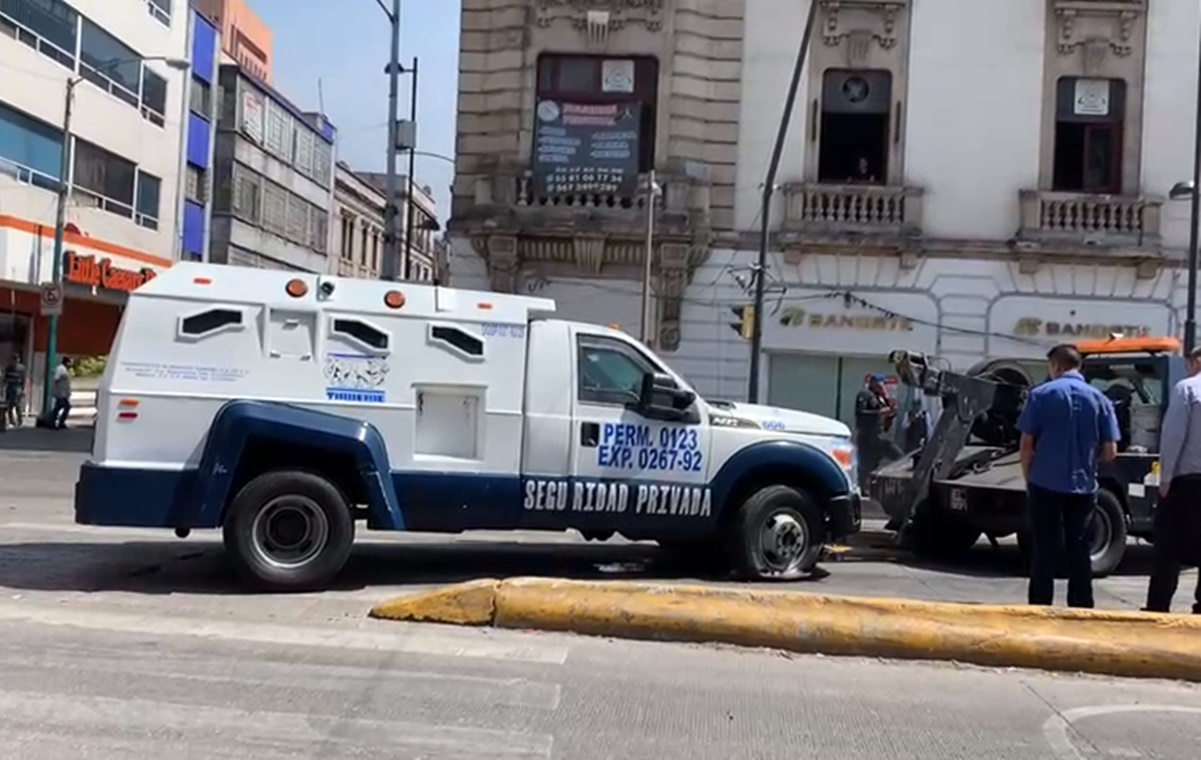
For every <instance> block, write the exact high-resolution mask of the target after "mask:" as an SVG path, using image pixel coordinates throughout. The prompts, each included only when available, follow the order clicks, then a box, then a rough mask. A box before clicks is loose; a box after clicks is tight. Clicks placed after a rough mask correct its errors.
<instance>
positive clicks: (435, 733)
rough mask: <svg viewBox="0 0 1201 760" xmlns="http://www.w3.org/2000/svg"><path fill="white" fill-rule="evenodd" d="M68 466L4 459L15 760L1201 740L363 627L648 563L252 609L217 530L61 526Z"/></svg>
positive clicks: (929, 591) (466, 573)
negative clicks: (444, 602)
mask: <svg viewBox="0 0 1201 760" xmlns="http://www.w3.org/2000/svg"><path fill="white" fill-rule="evenodd" d="M3 445H11V444H0V448H3ZM79 459H80V455H78V454H64V453H61V452H36V451H11V450H10V451H0V748H2V749H0V756H2V757H4V758H6V759H7V758H26V757H28V758H37V759H38V760H56V759H57V758H64V760H66V759H67V758H70V759H71V760H76V759H77V758H101V759H103V760H109V759H110V758H142V757H167V756H170V757H180V758H192V757H195V758H206V759H207V758H224V757H229V758H234V757H237V758H243V757H252V758H256V759H257V758H265V759H269V760H270V759H274V758H341V757H355V758H371V757H380V758H385V757H386V758H439V759H441V758H510V757H513V758H543V757H554V758H569V759H571V760H593V759H599V758H614V759H621V760H625V759H627V758H643V757H657V758H658V757H661V758H690V759H699V758H715V759H720V760H729V759H730V758H789V760H791V758H798V757H846V758H867V759H870V760H877V759H878V760H890V759H892V758H898V759H900V758H913V759H914V760H918V759H920V760H943V759H944V758H971V759H972V760H985V759H986V758H998V759H1003V760H1023V759H1025V758H1032V759H1033V758H1038V759H1040V760H1076V759H1084V758H1088V759H1089V760H1093V759H1094V758H1173V759H1179V760H1188V759H1189V758H1193V757H1195V756H1196V754H1197V749H1196V747H1197V746H1198V740H1201V689H1198V688H1196V687H1192V686H1188V685H1182V684H1175V683H1167V682H1133V681H1121V680H1114V679H1097V678H1083V677H1071V676H1054V675H1049V674H1041V673H1030V672H1021V671H991V670H982V669H976V668H966V667H958V666H954V665H931V664H923V663H883V662H877V661H868V660H856V659H835V658H822V657H796V656H786V655H782V654H779V653H774V652H762V651H748V650H734V649H729V648H720V647H704V646H685V645H675V644H660V643H648V642H627V641H609V640H604V639H594V638H583V637H571V636H562V635H551V634H537V633H528V632H517V631H497V630H476V629H462V628H442V627H438V626H422V625H408V624H400V623H386V622H381V621H374V620H369V619H367V618H366V617H365V612H366V610H367V609H368V608H369V607H370V606H371V604H372V603H374V602H376V601H379V600H381V599H385V598H388V597H389V596H392V595H394V594H397V593H405V592H408V591H412V590H414V589H416V588H420V587H423V586H426V585H431V584H437V583H442V582H445V581H448V580H456V579H460V578H467V577H478V576H480V575H509V574H515V575H530V574H549V575H560V576H565V577H636V578H664V577H670V576H671V575H672V573H673V572H676V573H679V572H680V570H679V569H678V568H671V567H665V566H663V565H662V563H661V561H659V560H658V559H657V558H658V554H659V553H658V552H657V551H656V550H655V548H654V547H653V546H646V545H637V544H625V545H620V544H619V545H608V544H605V545H596V544H592V545H587V544H583V543H581V542H579V541H576V540H575V539H572V538H570V537H566V536H549V537H548V536H542V535H537V534H494V535H482V536H466V537H460V538H459V539H453V538H448V537H440V536H434V537H416V538H414V537H403V536H401V537H392V536H389V537H383V538H380V539H373V540H370V541H367V542H364V543H363V544H362V545H361V546H360V547H359V548H358V550H357V551H356V553H355V556H354V558H353V560H352V562H351V565H350V566H349V567H348V569H347V573H346V577H345V578H344V579H343V582H342V583H341V584H340V586H339V588H337V589H335V590H333V591H329V592H326V593H324V594H297V595H287V596H262V595H255V594H248V593H244V592H242V591H241V590H240V589H239V588H238V586H237V584H236V583H234V582H233V580H232V578H231V577H230V576H229V574H228V573H227V571H226V570H225V566H224V562H223V560H222V557H221V553H220V549H219V544H218V543H217V542H216V541H215V540H214V539H215V537H213V536H198V537H194V538H192V539H189V540H187V541H179V540H177V539H174V538H173V537H171V536H169V535H162V534H158V533H154V532H149V531H123V530H102V529H94V528H84V527H79V526H75V525H73V523H72V522H71V514H70V493H71V488H72V481H73V476H74V473H73V467H74V466H75V464H77V462H78V461H79ZM1009 554H1012V552H1001V553H1000V554H998V555H996V556H994V553H992V552H990V551H987V550H986V551H984V552H981V553H980V554H979V555H978V556H977V557H974V558H972V560H971V561H970V562H969V563H968V564H967V565H966V566H962V567H958V568H914V567H907V566H904V565H900V564H898V563H896V562H876V561H848V562H839V563H832V564H830V565H829V569H830V571H831V575H830V576H829V577H828V578H826V579H824V580H822V581H819V582H814V583H808V584H801V587H802V588H804V589H806V590H823V591H833V592H839V593H857V594H872V595H879V594H897V595H906V596H923V597H926V598H950V599H956V598H966V599H975V600H981V601H983V600H990V599H1004V600H1014V601H1016V600H1019V599H1020V597H1021V596H1022V594H1023V591H1022V589H1023V588H1024V582H1023V581H1022V580H1021V579H1020V578H1016V577H1013V574H1012V572H1011V571H1012V570H1013V569H1014V568H1015V563H1016V557H1009V556H1008V555H1009ZM1135 559H1136V563H1135V564H1137V560H1138V558H1137V557H1136V558H1135ZM1132 572H1133V571H1132ZM701 582H722V581H721V580H720V579H714V578H705V579H701ZM1142 584H1143V579H1141V578H1139V577H1137V576H1134V575H1130V576H1122V577H1115V578H1112V579H1107V580H1105V581H1103V582H1102V584H1101V586H1102V588H1103V589H1104V592H1103V594H1102V595H1101V598H1102V599H1104V600H1105V601H1106V603H1107V604H1110V605H1111V606H1117V607H1121V606H1127V607H1129V606H1136V604H1137V602H1136V601H1133V598H1134V597H1137V596H1141V593H1142V588H1143V585H1142ZM1136 592H1137V593H1136Z"/></svg>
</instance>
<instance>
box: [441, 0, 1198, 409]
mask: <svg viewBox="0 0 1201 760" xmlns="http://www.w3.org/2000/svg"><path fill="white" fill-rule="evenodd" d="M810 2H813V3H816V4H817V8H816V14H817V16H816V18H817V23H816V25H815V31H814V37H813V40H812V45H811V49H810V56H809V58H808V60H807V64H806V70H805V72H804V75H803V76H802V77H801V81H800V88H799V93H798V98H797V102H796V110H795V113H794V115H793V120H792V123H791V125H790V129H789V130H788V133H787V134H786V140H785V144H784V151H783V159H782V162H781V164H780V169H779V174H778V177H777V180H776V183H777V185H776V193H775V198H774V201H773V203H772V205H771V207H770V208H768V209H764V208H763V206H762V202H761V197H762V183H763V181H764V178H765V176H766V173H767V167H768V162H769V158H770V156H771V153H772V146H773V143H774V141H775V139H776V131H777V129H778V125H779V120H780V116H781V113H782V109H783V102H784V98H785V95H786V93H787V91H788V86H789V80H790V78H791V76H792V70H793V64H794V62H795V60H796V54H797V45H798V42H799V41H800V37H801V33H802V29H803V28H804V26H805V20H806V16H807V14H808V12H809V9H810ZM1198 28H1201V6H1199V5H1198V4H1197V2H1196V0H1004V2H997V1H996V0H755V2H753V3H752V2H747V1H746V0H578V1H572V2H566V1H565V0H463V13H462V40H461V55H460V92H459V113H458V130H457V133H458V135H457V138H458V142H457V153H456V155H457V164H456V176H455V183H454V188H453V203H452V209H451V211H452V213H451V218H450V220H449V222H448V224H447V227H448V230H449V232H450V236H451V237H450V264H451V267H450V268H451V283H452V284H453V285H455V286H459V287H491V288H494V289H497V290H502V291H517V292H522V293H527V294H537V295H539V296H543V297H548V298H553V299H555V300H556V302H557V303H558V309H559V312H560V314H562V315H563V316H564V317H567V318H572V319H581V320H585V321H591V322H598V323H602V324H607V323H618V324H620V325H621V327H622V328H623V329H624V330H626V331H627V332H629V333H632V334H635V335H637V334H639V333H640V331H641V325H640V324H639V318H638V315H639V313H640V306H639V292H640V289H641V280H642V272H643V263H644V251H645V250H646V244H645V235H646V230H647V223H648V219H647V212H646V200H645V195H646V192H645V190H644V189H642V188H643V187H644V186H645V185H644V183H645V179H646V175H647V174H648V173H649V172H650V171H651V170H652V169H653V170H654V171H655V172H656V175H657V179H658V180H659V183H660V184H661V185H662V189H663V197H662V199H661V201H660V204H659V205H658V206H657V209H656V213H655V217H654V229H655V239H654V246H653V251H654V253H653V260H652V264H653V267H652V271H653V277H652V293H653V295H654V301H655V309H654V314H653V315H652V316H653V317H654V319H655V320H656V324H655V325H653V329H652V330H651V334H652V335H653V336H655V340H654V343H655V346H654V347H655V348H656V349H657V350H659V351H660V352H663V353H665V354H666V356H667V358H668V360H669V361H670V362H671V364H672V366H673V368H674V369H676V370H677V371H679V372H682V373H683V374H684V375H686V376H687V377H688V378H689V379H690V380H691V381H692V382H693V383H694V385H695V386H696V387H697V388H698V390H700V391H701V392H702V393H705V394H707V395H711V396H720V397H725V398H740V397H744V395H745V394H746V393H747V390H748V389H747V385H748V382H747V381H748V377H747V376H748V370H749V367H750V366H751V362H752V361H755V362H759V363H760V368H761V369H762V372H761V376H762V378H764V379H765V380H766V383H760V387H759V389H758V398H760V399H762V400H766V401H770V402H772V403H775V404H778V405H782V406H791V407H798V408H803V409H808V410H811V411H816V412H821V413H826V414H832V415H834V416H838V417H841V418H843V419H848V418H849V417H850V416H851V412H850V406H851V405H850V402H851V400H853V398H854V393H855V391H856V389H857V388H858V387H859V386H860V385H861V384H862V381H863V377H864V376H865V375H866V374H872V373H878V372H887V371H889V367H888V364H887V361H886V355H887V352H888V351H889V350H891V349H892V348H897V347H901V346H905V347H909V348H913V349H917V350H922V351H925V352H928V353H932V354H936V355H938V356H939V357H940V358H942V359H944V360H946V361H947V362H949V363H951V365H952V366H968V365H971V364H972V363H974V362H976V361H978V360H980V359H981V358H984V357H991V356H1009V357H1018V358H1023V359H1025V358H1033V359H1037V358H1039V357H1041V356H1042V355H1043V354H1044V353H1045V351H1046V348H1047V346H1048V345H1049V344H1050V343H1053V342H1055V341H1057V340H1061V339H1062V336H1065V335H1094V334H1108V333H1109V332H1112V331H1115V329H1116V330H1119V331H1124V332H1127V333H1134V334H1152V335H1156V334H1171V335H1176V336H1179V335H1180V334H1181V326H1182V324H1183V321H1184V317H1185V315H1184V312H1183V309H1184V304H1185V302H1186V292H1185V282H1186V277H1185V274H1186V273H1185V271H1184V267H1183V266H1182V263H1183V258H1184V249H1185V247H1186V244H1187V240H1188V236H1189V225H1190V220H1189V204H1188V203H1187V202H1179V201H1171V200H1169V198H1168V195H1169V191H1170V189H1171V188H1172V187H1173V185H1175V184H1176V183H1177V182H1179V181H1181V180H1187V179H1189V178H1190V175H1191V169H1190V167H1191V165H1192V152H1193V134H1192V131H1193V125H1194V109H1195V108H1196V100H1195V99H1194V98H1195V95H1194V93H1196V91H1197V80H1196V77H1197V67H1196V62H1197V51H1198V31H1197V30H1198ZM981 30H986V32H982V31H981ZM765 212H766V213H768V214H769V215H770V218H769V222H770V225H769V230H770V232H769V240H768V258H767V270H766V277H767V284H768V288H767V303H766V308H765V310H764V341H763V353H762V354H761V355H760V356H759V357H751V356H750V355H749V351H748V345H747V341H746V340H745V339H744V338H743V337H742V336H741V335H740V333H739V331H738V330H737V329H732V326H731V323H733V322H736V321H737V320H738V319H739V317H738V316H736V314H739V313H742V307H744V306H746V305H747V304H749V303H750V301H751V299H752V297H753V288H752V287H751V286H752V283H753V282H754V276H755V272H756V266H757V262H756V259H757V248H758V246H759V242H760V233H759V228H760V224H761V223H762V220H763V216H764V214H765ZM1031 325H1035V326H1037V327H1035V328H1031ZM1065 326H1066V327H1065Z"/></svg>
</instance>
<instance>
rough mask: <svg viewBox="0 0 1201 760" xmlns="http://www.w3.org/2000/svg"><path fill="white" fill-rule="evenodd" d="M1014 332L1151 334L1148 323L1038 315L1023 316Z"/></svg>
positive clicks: (1095, 335)
mask: <svg viewBox="0 0 1201 760" xmlns="http://www.w3.org/2000/svg"><path fill="white" fill-rule="evenodd" d="M1013 334H1014V335H1017V336H1021V337H1030V338H1032V337H1037V336H1041V335H1045V336H1047V337H1050V338H1058V337H1061V338H1097V339H1105V338H1108V337H1110V336H1112V335H1121V336H1122V337H1124V338H1146V337H1149V336H1150V335H1151V328H1150V327H1148V326H1147V325H1120V324H1118V325H1115V324H1088V323H1080V322H1057V321H1050V320H1043V319H1039V318H1038V317H1021V318H1020V319H1018V321H1017V324H1015V325H1014V326H1013Z"/></svg>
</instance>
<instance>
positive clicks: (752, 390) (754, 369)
mask: <svg viewBox="0 0 1201 760" xmlns="http://www.w3.org/2000/svg"><path fill="white" fill-rule="evenodd" d="M816 21H817V0H810V1H809V15H808V16H807V17H806V18H805V29H804V31H803V32H801V43H800V49H799V50H797V57H796V64H795V65H794V66H793V69H792V81H791V82H790V83H789V85H788V95H787V96H785V98H784V113H783V114H782V115H781V116H780V126H779V129H778V130H777V132H776V144H775V147H774V148H773V149H772V154H771V162H770V163H769V164H768V165H767V179H765V180H764V181H763V200H762V208H761V209H760V211H759V216H760V221H761V224H760V226H759V259H758V261H757V263H756V265H755V310H754V312H753V313H752V314H751V366H750V375H749V377H748V379H747V394H746V395H747V401H748V402H749V403H751V404H757V403H759V361H760V356H759V355H760V354H761V353H762V352H763V298H764V290H765V288H766V287H767V243H768V236H769V235H770V234H771V199H772V194H773V193H774V192H775V190H776V173H777V172H778V171H779V170H780V160H781V159H782V158H783V156H784V142H785V140H786V139H787V137H788V127H789V125H790V124H791V123H792V111H793V108H794V107H795V106H796V99H797V91H798V89H799V88H800V85H801V72H802V71H804V69H805V59H806V58H807V57H808V55H809V41H810V40H811V39H812V38H813V25H814V23H815V22H816Z"/></svg>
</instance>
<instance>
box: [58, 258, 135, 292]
mask: <svg viewBox="0 0 1201 760" xmlns="http://www.w3.org/2000/svg"><path fill="white" fill-rule="evenodd" d="M66 264H67V266H66V272H65V273H64V274H65V279H66V280H67V282H73V283H75V284H76V285H86V286H88V287H92V288H104V289H106V290H120V291H124V292H126V293H129V292H131V291H133V290H136V289H138V288H139V287H141V286H142V285H145V284H146V283H148V282H150V281H151V280H153V279H154V278H155V276H156V275H157V274H158V273H157V272H155V271H154V270H153V269H149V268H143V269H141V270H134V269H122V268H121V267H117V266H113V260H112V259H100V260H99V261H97V260H96V257H95V256H80V255H79V254H78V253H76V252H75V251H67V261H66Z"/></svg>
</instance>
